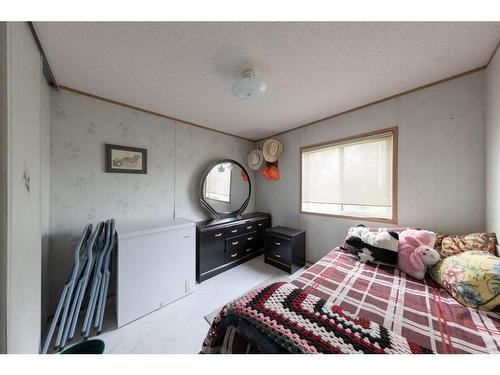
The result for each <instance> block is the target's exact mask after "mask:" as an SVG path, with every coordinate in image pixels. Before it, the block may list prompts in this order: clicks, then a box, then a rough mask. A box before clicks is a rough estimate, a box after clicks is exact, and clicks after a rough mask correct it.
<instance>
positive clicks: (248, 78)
mask: <svg viewBox="0 0 500 375" xmlns="http://www.w3.org/2000/svg"><path fill="white" fill-rule="evenodd" d="M266 89H267V84H266V82H265V81H262V80H260V79H258V78H257V77H256V76H255V72H254V71H253V70H252V69H247V70H245V71H244V72H243V74H242V76H241V77H240V78H238V79H237V80H236V81H235V82H234V83H233V87H232V88H231V92H232V93H233V95H234V96H236V97H238V98H240V99H246V100H250V99H253V98H256V97H258V96H261V95H262V94H264V93H265V92H266Z"/></svg>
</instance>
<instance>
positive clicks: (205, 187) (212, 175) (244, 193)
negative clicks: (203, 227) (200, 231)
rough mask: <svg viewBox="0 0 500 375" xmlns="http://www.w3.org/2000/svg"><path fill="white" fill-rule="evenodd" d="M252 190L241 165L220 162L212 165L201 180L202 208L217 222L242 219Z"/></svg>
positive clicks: (232, 162) (226, 161)
mask: <svg viewBox="0 0 500 375" xmlns="http://www.w3.org/2000/svg"><path fill="white" fill-rule="evenodd" d="M251 189H252V188H251V184H250V177H249V176H248V173H247V171H246V170H245V168H243V166H242V165H241V164H240V163H238V162H236V161H234V160H230V159H225V160H219V161H217V162H215V163H212V164H210V165H209V166H208V168H207V169H206V170H205V172H204V173H203V176H202V178H201V183H200V202H201V206H202V207H203V209H204V210H205V211H206V212H207V213H208V214H209V215H210V216H211V217H212V218H213V219H215V220H220V219H225V218H229V217H241V214H242V213H243V211H244V210H245V208H246V207H247V205H248V201H249V200H250V194H251Z"/></svg>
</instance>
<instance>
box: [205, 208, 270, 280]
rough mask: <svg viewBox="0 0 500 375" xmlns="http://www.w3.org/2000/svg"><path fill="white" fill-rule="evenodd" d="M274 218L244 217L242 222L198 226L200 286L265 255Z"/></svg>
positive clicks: (262, 216)
mask: <svg viewBox="0 0 500 375" xmlns="http://www.w3.org/2000/svg"><path fill="white" fill-rule="evenodd" d="M270 227H271V215H269V214H266V213H261V212H255V213H250V214H244V215H243V218H242V219H235V218H232V219H226V220H221V221H218V222H216V223H212V222H211V221H210V220H207V221H201V222H198V223H196V281H198V282H199V283H200V282H202V281H204V280H207V279H209V278H211V277H213V276H215V275H218V274H219V273H221V272H224V271H226V270H228V269H230V268H233V267H235V266H237V265H239V264H241V263H244V262H246V261H248V260H250V259H252V258H255V257H256V256H258V255H261V254H262V253H263V252H264V234H265V233H266V232H265V231H266V229H268V228H270Z"/></svg>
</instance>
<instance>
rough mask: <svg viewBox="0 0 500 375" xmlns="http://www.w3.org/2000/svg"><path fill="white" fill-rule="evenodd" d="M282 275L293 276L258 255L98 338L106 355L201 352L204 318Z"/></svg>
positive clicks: (107, 330)
mask: <svg viewBox="0 0 500 375" xmlns="http://www.w3.org/2000/svg"><path fill="white" fill-rule="evenodd" d="M299 272H300V271H299ZM281 276H283V277H286V276H290V275H288V274H287V273H285V272H283V271H281V270H279V269H277V268H275V267H273V266H270V265H268V264H266V263H264V256H259V257H257V258H255V259H252V260H250V261H248V262H246V263H243V264H241V265H239V266H237V267H235V268H233V269H231V270H229V271H226V272H224V273H222V274H220V275H217V276H215V277H213V278H211V279H209V280H207V281H204V282H203V283H201V284H197V285H196V288H195V291H194V293H192V294H190V295H189V296H186V297H184V298H182V299H180V300H178V301H176V302H173V303H172V304H170V305H167V306H165V307H163V308H161V309H159V310H157V311H155V312H153V313H151V314H149V315H147V316H145V317H142V318H140V319H138V320H136V321H134V322H132V323H130V324H127V325H126V326H124V327H121V328H119V329H116V328H113V327H112V324H110V323H108V324H106V325H108V328H107V329H106V330H105V332H103V333H102V334H101V335H100V336H99V337H98V338H99V339H102V340H103V341H104V342H105V345H106V348H105V353H106V354H114V353H119V354H128V353H142V354H155V353H187V354H190V353H198V352H199V351H200V350H201V344H202V342H203V340H204V338H205V336H206V334H207V332H208V329H209V325H208V323H207V321H206V320H205V318H204V316H205V315H207V314H209V313H211V312H213V311H214V310H215V309H217V308H218V307H220V306H222V305H224V304H225V303H227V302H229V301H230V300H232V299H234V298H236V297H238V296H240V295H242V294H243V293H245V292H246V291H248V290H250V289H252V288H253V287H255V286H257V285H258V284H260V283H262V282H264V281H266V280H267V279H270V278H272V277H281ZM294 276H295V275H294ZM109 310H111V309H109Z"/></svg>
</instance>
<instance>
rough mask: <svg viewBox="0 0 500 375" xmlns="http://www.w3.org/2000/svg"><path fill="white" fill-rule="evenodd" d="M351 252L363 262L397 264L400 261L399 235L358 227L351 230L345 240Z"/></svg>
mask: <svg viewBox="0 0 500 375" xmlns="http://www.w3.org/2000/svg"><path fill="white" fill-rule="evenodd" d="M345 242H346V244H347V245H349V246H350V247H351V250H350V251H351V252H352V253H353V254H355V255H357V256H358V257H359V260H360V261H361V262H363V263H366V262H370V263H380V264H387V265H394V266H395V265H396V264H397V263H398V235H397V233H394V232H370V230H369V229H368V228H365V227H356V228H352V229H351V230H350V231H349V237H348V238H347V239H346V240H345Z"/></svg>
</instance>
